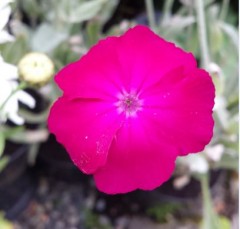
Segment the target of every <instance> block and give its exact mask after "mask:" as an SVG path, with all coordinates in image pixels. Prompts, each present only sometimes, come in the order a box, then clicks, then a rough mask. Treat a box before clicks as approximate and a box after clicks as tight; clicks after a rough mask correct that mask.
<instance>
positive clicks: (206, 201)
mask: <svg viewBox="0 0 240 229" xmlns="http://www.w3.org/2000/svg"><path fill="white" fill-rule="evenodd" d="M200 183H201V189H202V198H203V226H202V228H203V229H218V228H219V227H218V224H217V217H216V214H215V212H214V210H213V206H212V199H211V193H210V191H209V177H208V174H207V173H206V174H201V175H200Z"/></svg>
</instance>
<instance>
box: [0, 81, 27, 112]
mask: <svg viewBox="0 0 240 229" xmlns="http://www.w3.org/2000/svg"><path fill="white" fill-rule="evenodd" d="M26 87H27V83H26V82H23V81H22V82H21V83H20V84H19V85H18V87H17V88H15V89H14V90H13V91H12V92H11V94H10V95H9V96H8V97H7V98H6V100H5V101H4V102H3V103H2V105H1V106H0V111H1V110H2V109H3V108H4V106H5V105H6V104H7V102H8V101H9V99H10V98H11V97H12V96H13V95H14V94H15V93H17V92H18V91H20V90H22V89H25V88H26Z"/></svg>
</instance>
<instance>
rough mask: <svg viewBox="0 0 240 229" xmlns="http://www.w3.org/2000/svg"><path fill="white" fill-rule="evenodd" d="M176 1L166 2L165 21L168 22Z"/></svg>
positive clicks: (164, 8)
mask: <svg viewBox="0 0 240 229" xmlns="http://www.w3.org/2000/svg"><path fill="white" fill-rule="evenodd" d="M173 2H174V0H166V1H165V4H164V7H163V21H164V22H165V21H167V20H168V19H169V17H170V14H171V11H172V6H173Z"/></svg>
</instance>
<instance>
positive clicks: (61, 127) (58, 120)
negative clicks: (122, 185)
mask: <svg viewBox="0 0 240 229" xmlns="http://www.w3.org/2000/svg"><path fill="white" fill-rule="evenodd" d="M122 120H123V117H122V116H119V115H118V114H117V111H116V108H115V107H114V106H113V105H112V104H111V103H107V102H103V101H101V100H96V99H75V100H69V99H68V98H65V97H61V98H60V99H58V100H57V101H56V102H55V104H54V106H53V107H52V109H51V112H50V116H49V119H48V125H49V129H50V131H51V132H52V133H54V134H56V137H57V140H58V141H59V142H60V143H62V144H63V145H64V146H65V147H66V149H67V151H68V152H69V154H70V156H71V158H72V160H73V162H74V163H75V164H76V165H77V166H78V167H79V168H80V169H81V170H82V171H83V172H85V173H87V174H90V173H93V172H95V170H96V169H98V168H99V167H101V166H103V165H104V164H105V163H106V160H107V155H108V150H109V147H110V144H111V142H112V139H113V138H114V136H115V134H116V131H117V130H118V129H119V128H120V126H121V125H122Z"/></svg>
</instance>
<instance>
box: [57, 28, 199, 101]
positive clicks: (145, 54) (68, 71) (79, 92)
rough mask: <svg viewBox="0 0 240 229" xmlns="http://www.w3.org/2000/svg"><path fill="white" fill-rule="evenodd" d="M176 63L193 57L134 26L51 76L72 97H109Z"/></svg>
mask: <svg viewBox="0 0 240 229" xmlns="http://www.w3.org/2000/svg"><path fill="white" fill-rule="evenodd" d="M93 61H94V66H93ZM106 63H107V64H106ZM176 66H183V67H184V66H185V67H187V69H191V68H195V67H196V61H195V59H194V57H193V55H192V54H190V53H186V52H184V51H183V50H181V49H179V48H176V46H175V45H174V44H173V43H170V42H167V41H165V40H163V39H162V38H160V37H158V36H157V35H156V34H154V33H153V32H152V31H151V30H150V29H149V28H147V27H145V26H136V27H134V28H133V29H130V30H129V31H128V32H127V33H125V34H124V35H123V36H121V37H108V38H107V39H105V40H101V41H100V42H99V43H98V44H97V45H95V46H93V47H92V48H91V49H90V50H89V52H88V53H87V54H86V55H85V56H83V57H82V58H81V60H80V61H77V62H75V63H72V64H70V65H68V66H67V67H65V68H64V69H63V70H62V71H60V72H59V74H58V75H57V76H56V78H55V80H56V82H57V84H58V85H59V87H60V88H61V89H62V90H63V91H64V93H65V94H66V95H68V96H70V97H72V98H76V97H81V98H106V96H107V98H112V97H116V96H118V94H119V93H121V92H123V91H130V90H135V91H139V90H142V89H144V88H145V87H147V86H149V85H152V84H153V83H155V82H156V81H158V80H159V78H160V77H161V76H162V75H164V74H165V73H166V72H168V71H169V70H170V69H172V68H173V67H176ZM156 72H157V74H156ZM99 85H101V87H99ZM105 88H108V90H107V91H106V90H105Z"/></svg>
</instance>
